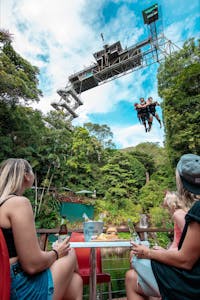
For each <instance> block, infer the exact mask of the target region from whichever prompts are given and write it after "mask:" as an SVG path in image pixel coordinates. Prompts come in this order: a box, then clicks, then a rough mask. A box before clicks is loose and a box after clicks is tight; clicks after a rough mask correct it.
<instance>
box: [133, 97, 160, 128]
mask: <svg viewBox="0 0 200 300" xmlns="http://www.w3.org/2000/svg"><path fill="white" fill-rule="evenodd" d="M157 105H160V104H159V103H158V102H157V101H153V98H152V97H149V98H148V100H147V101H145V100H144V98H143V97H141V98H140V103H139V104H138V103H135V104H134V107H135V109H136V111H137V117H138V120H139V121H140V123H142V124H143V125H144V128H145V132H149V131H150V130H151V127H152V123H153V117H155V118H156V119H157V121H158V122H159V124H160V128H161V127H162V124H161V120H160V118H159V116H158V114H157V112H156V106H157Z"/></svg>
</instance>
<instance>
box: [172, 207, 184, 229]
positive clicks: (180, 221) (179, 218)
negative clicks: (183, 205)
mask: <svg viewBox="0 0 200 300" xmlns="http://www.w3.org/2000/svg"><path fill="white" fill-rule="evenodd" d="M185 215H186V212H185V211H184V210H183V209H177V210H176V211H175V212H174V214H173V216H172V218H173V221H174V223H176V224H177V225H178V227H179V229H180V230H181V231H183V228H184V226H185Z"/></svg>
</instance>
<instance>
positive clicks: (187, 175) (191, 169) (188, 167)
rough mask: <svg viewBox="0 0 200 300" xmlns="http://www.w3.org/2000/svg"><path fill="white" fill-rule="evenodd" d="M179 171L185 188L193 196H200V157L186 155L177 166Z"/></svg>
mask: <svg viewBox="0 0 200 300" xmlns="http://www.w3.org/2000/svg"><path fill="white" fill-rule="evenodd" d="M177 171H178V173H179V175H180V178H181V182H182V184H183V187H184V188H185V189H186V190H187V191H189V192H190V193H192V194H195V195H200V156H199V155H196V154H184V155H183V156H181V158H180V160H179V162H178V164H177Z"/></svg>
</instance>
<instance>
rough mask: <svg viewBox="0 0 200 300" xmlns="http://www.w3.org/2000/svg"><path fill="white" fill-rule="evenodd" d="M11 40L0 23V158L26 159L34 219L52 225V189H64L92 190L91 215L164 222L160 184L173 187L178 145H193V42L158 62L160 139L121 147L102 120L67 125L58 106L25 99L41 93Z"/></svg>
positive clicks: (199, 142)
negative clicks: (41, 107)
mask: <svg viewBox="0 0 200 300" xmlns="http://www.w3.org/2000/svg"><path fill="white" fill-rule="evenodd" d="M11 43H12V41H11V39H10V36H9V35H8V34H5V32H2V31H0V143H1V151H0V161H2V160H4V159H7V158H9V157H23V158H25V159H27V160H29V161H30V163H31V164H32V166H33V168H34V172H35V177H36V178H35V187H36V188H35V189H34V190H32V191H29V192H27V193H28V194H27V195H28V196H29V197H30V199H31V201H32V205H33V210H34V214H35V217H36V221H37V225H38V226H39V227H40V226H41V227H49V228H50V227H56V226H58V224H59V203H58V197H57V196H58V194H59V191H60V190H62V193H64V191H65V190H66V189H70V190H72V191H79V190H85V189H86V190H90V191H94V190H96V198H95V199H93V200H91V202H92V203H94V206H95V218H98V216H99V214H103V216H104V222H105V223H106V224H115V225H119V224H126V223H127V220H128V219H131V220H132V221H133V222H134V223H137V222H138V221H139V217H140V214H141V213H146V214H148V216H149V221H150V223H151V224H152V225H155V226H164V224H165V223H167V224H169V225H170V223H171V222H170V219H169V216H168V215H166V212H165V211H164V210H163V208H162V207H161V203H162V201H163V197H164V192H165V190H167V189H173V190H174V189H175V176H174V168H175V164H176V161H177V159H178V158H179V157H180V155H182V154H183V153H186V152H193V153H197V152H198V151H199V149H200V131H199V123H200V95H199V91H200V80H199V79H200V66H199V64H200V63H199V62H200V55H199V54H200V50H199V43H197V42H195V41H194V40H189V41H187V42H186V43H185V45H184V47H183V49H181V50H179V51H177V52H176V53H174V54H172V55H171V56H170V57H168V58H166V61H165V62H164V63H163V64H162V65H160V68H159V72H158V89H159V94H160V96H161V97H162V98H163V105H162V106H163V107H162V108H163V115H164V124H165V134H166V141H165V147H164V148H162V147H160V146H158V145H157V144H155V143H142V144H140V145H137V146H136V147H129V148H127V149H121V150H117V149H115V146H114V144H113V142H112V136H113V134H112V132H111V130H110V128H109V127H108V126H107V125H106V124H104V125H98V124H92V123H86V124H84V126H83V127H74V128H73V130H71V128H72V125H71V124H70V122H69V121H67V120H66V117H65V115H64V114H63V113H62V112H57V111H50V112H49V113H48V114H47V116H43V114H42V113H41V112H40V111H37V110H33V109H32V108H30V107H28V105H27V104H28V103H30V102H33V101H38V100H39V97H40V96H41V91H40V90H39V89H38V81H37V75H38V72H39V70H38V69H37V68H36V67H33V66H31V64H30V63H29V62H27V61H26V60H24V59H23V58H22V57H21V56H20V55H19V54H17V53H16V52H15V50H14V49H13V47H12V45H11ZM19 99H21V100H22V99H23V100H24V103H25V104H26V106H25V105H24V104H22V102H21V103H19ZM38 187H39V188H40V189H38Z"/></svg>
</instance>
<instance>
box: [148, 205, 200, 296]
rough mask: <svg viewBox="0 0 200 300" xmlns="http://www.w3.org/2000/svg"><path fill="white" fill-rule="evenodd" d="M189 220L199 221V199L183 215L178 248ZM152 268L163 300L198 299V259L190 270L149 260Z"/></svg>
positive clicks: (199, 263)
mask: <svg viewBox="0 0 200 300" xmlns="http://www.w3.org/2000/svg"><path fill="white" fill-rule="evenodd" d="M190 222H198V223H200V200H199V201H196V202H195V203H194V204H193V206H192V208H191V209H190V210H189V211H188V213H187V215H186V216H185V227H184V229H183V233H182V235H181V239H180V242H179V245H178V248H179V249H180V248H181V246H182V244H183V241H184V239H185V236H186V232H187V229H188V226H189V224H190ZM151 265H152V269H153V273H154V276H155V278H156V281H157V283H158V286H159V290H160V293H161V296H162V299H163V300H200V259H199V260H198V261H197V262H196V263H195V264H194V266H193V268H192V269H191V270H185V269H181V268H176V267H172V266H168V265H165V264H164V263H160V262H158V261H155V260H152V261H151Z"/></svg>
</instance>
